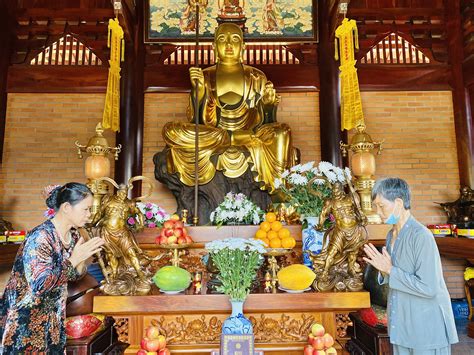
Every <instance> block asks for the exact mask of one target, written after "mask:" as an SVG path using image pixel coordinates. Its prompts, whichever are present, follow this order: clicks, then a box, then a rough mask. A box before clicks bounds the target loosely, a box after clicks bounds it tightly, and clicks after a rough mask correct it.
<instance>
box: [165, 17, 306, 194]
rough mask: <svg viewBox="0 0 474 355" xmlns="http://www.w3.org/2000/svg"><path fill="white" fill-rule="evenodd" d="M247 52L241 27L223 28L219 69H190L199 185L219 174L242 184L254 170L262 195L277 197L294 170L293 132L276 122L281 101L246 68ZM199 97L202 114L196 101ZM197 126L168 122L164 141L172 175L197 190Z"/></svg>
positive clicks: (257, 74)
mask: <svg viewBox="0 0 474 355" xmlns="http://www.w3.org/2000/svg"><path fill="white" fill-rule="evenodd" d="M244 49H245V46H244V43H243V34H242V30H241V29H240V27H239V26H237V25H235V24H231V23H224V24H221V25H220V26H219V27H218V28H217V30H216V33H215V38H214V51H215V56H216V61H217V64H215V65H214V66H211V67H209V68H206V69H204V70H202V69H200V68H195V67H193V68H190V77H191V83H192V89H191V95H190V104H189V107H188V112H187V116H188V119H189V121H190V122H194V117H195V116H197V119H198V120H199V124H200V126H199V158H198V166H199V170H198V171H199V184H200V185H203V184H206V183H208V182H209V181H211V180H212V178H213V177H214V175H215V173H216V170H219V171H222V172H223V174H224V175H225V176H226V177H229V178H237V177H239V176H241V175H242V174H244V173H245V171H246V170H247V169H248V168H249V167H250V168H251V169H252V171H254V172H255V173H256V174H255V181H257V182H262V187H261V189H262V190H263V189H265V188H266V189H268V191H269V192H273V189H274V178H275V177H277V176H279V175H280V174H281V173H282V172H283V171H284V170H285V169H287V168H289V167H291V166H292V165H294V164H295V161H296V160H297V158H296V155H297V154H296V149H294V148H293V147H292V144H291V134H290V127H289V126H288V125H287V124H284V123H278V122H276V111H277V105H278V103H279V100H280V99H279V96H278V95H277V94H276V92H275V89H274V88H273V84H272V82H270V81H268V80H267V78H266V77H265V74H264V73H263V72H261V71H260V70H258V69H256V68H253V67H250V66H247V65H244V64H243V63H242V56H243V52H244ZM196 90H197V96H198V107H199V113H198V114H197V115H194V112H193V110H194V107H193V99H194V98H195V97H196ZM194 132H195V131H194V124H193V123H184V122H169V123H167V124H166V125H165V126H164V128H163V137H164V140H165V142H166V144H167V145H168V147H169V148H170V150H169V152H168V155H167V169H168V172H169V173H176V172H178V173H179V176H180V180H181V182H182V183H183V184H185V185H187V186H193V185H194V171H195V167H194V160H195V158H194V151H195V149H194V145H195V133H194Z"/></svg>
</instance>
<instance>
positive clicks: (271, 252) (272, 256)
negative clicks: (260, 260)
mask: <svg viewBox="0 0 474 355" xmlns="http://www.w3.org/2000/svg"><path fill="white" fill-rule="evenodd" d="M292 250H293V249H285V248H267V252H266V253H265V255H266V256H267V257H268V266H269V271H270V276H271V279H270V280H271V285H272V293H277V288H278V286H277V283H278V276H277V273H278V270H280V266H279V265H278V260H277V258H276V257H277V256H283V255H286V254H289V253H291V251H292Z"/></svg>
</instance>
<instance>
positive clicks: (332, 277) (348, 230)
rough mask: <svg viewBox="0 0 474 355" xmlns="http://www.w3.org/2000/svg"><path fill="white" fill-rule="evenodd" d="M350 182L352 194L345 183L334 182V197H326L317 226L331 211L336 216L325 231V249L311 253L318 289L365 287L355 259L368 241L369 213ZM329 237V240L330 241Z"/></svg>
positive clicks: (356, 288) (320, 224) (352, 289)
mask: <svg viewBox="0 0 474 355" xmlns="http://www.w3.org/2000/svg"><path fill="white" fill-rule="evenodd" d="M348 183H349V188H350V194H346V193H345V192H344V186H343V185H342V183H340V182H336V183H334V185H333V188H332V198H330V199H328V200H326V201H325V203H324V206H323V209H322V211H321V215H320V217H319V226H318V229H322V225H323V223H324V221H326V218H327V217H328V216H329V214H330V213H332V214H333V216H334V218H335V224H334V225H333V226H332V227H331V228H330V229H328V230H327V231H326V233H325V234H324V241H323V250H322V251H321V253H320V254H317V255H316V254H312V255H311V259H312V260H313V266H314V269H315V271H316V274H317V275H318V277H317V279H316V281H315V283H314V286H315V288H316V289H317V290H319V291H329V290H332V289H333V288H334V287H336V288H338V289H340V290H343V289H346V288H347V289H349V290H351V291H356V290H360V289H362V287H363V285H362V274H361V268H360V266H359V264H358V263H357V261H356V259H357V255H358V253H359V249H360V248H361V247H362V246H363V245H364V244H365V243H366V241H367V230H366V229H365V225H367V217H366V216H365V215H364V213H363V212H362V209H361V208H360V204H359V201H358V195H357V194H356V193H355V190H354V188H353V187H352V185H351V183H350V182H349V181H348ZM326 240H329V242H328V244H327V245H326ZM340 282H342V283H340ZM338 283H339V284H338Z"/></svg>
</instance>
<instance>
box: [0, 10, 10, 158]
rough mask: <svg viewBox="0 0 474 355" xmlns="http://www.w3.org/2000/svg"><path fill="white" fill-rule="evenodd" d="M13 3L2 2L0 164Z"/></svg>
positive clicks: (5, 110) (0, 26)
mask: <svg viewBox="0 0 474 355" xmlns="http://www.w3.org/2000/svg"><path fill="white" fill-rule="evenodd" d="M11 3H12V1H5V2H0V48H1V50H0V163H1V162H2V157H3V142H4V139H5V121H6V116H7V78H8V67H9V66H10V57H11V53H12V52H11V51H12V44H13V41H12V33H11V31H12V28H13V23H12V21H11V16H10V15H11V11H12V10H11V8H9V6H12V5H11Z"/></svg>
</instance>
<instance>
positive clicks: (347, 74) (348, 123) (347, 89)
mask: <svg viewBox="0 0 474 355" xmlns="http://www.w3.org/2000/svg"><path fill="white" fill-rule="evenodd" d="M335 41H336V46H335V47H336V48H335V49H336V53H335V54H336V60H338V59H339V58H340V59H341V65H340V66H339V70H340V74H339V76H340V78H341V130H344V129H347V130H350V129H352V128H354V127H357V126H359V125H362V124H364V113H363V112H362V101H361V98H360V91H359V80H358V79H357V70H356V68H355V64H356V60H355V57H354V50H355V49H359V41H358V35H357V26H356V22H355V21H354V20H348V19H347V18H344V20H343V21H342V24H341V25H340V26H339V27H338V28H337V29H336V39H335ZM338 41H339V43H338ZM338 44H339V45H338Z"/></svg>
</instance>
